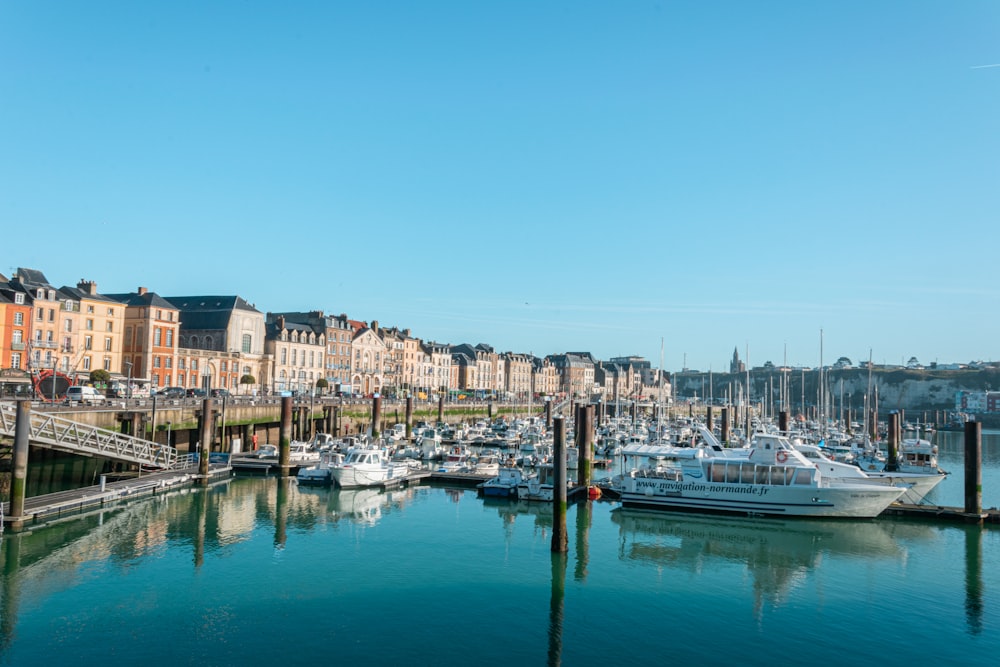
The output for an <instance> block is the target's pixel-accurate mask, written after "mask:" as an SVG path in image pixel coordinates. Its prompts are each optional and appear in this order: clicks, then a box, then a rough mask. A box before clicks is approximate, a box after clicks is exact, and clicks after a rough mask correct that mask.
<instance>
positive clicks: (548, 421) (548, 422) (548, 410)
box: [545, 398, 552, 431]
mask: <svg viewBox="0 0 1000 667" xmlns="http://www.w3.org/2000/svg"><path fill="white" fill-rule="evenodd" d="M545 430H546V431H551V430H552V399H551V398H546V399H545Z"/></svg>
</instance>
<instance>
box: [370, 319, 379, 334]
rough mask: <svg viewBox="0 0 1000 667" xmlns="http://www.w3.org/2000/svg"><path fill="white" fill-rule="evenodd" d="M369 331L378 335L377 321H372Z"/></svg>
mask: <svg viewBox="0 0 1000 667" xmlns="http://www.w3.org/2000/svg"><path fill="white" fill-rule="evenodd" d="M371 329H372V331H374V332H375V333H378V320H372V326H371Z"/></svg>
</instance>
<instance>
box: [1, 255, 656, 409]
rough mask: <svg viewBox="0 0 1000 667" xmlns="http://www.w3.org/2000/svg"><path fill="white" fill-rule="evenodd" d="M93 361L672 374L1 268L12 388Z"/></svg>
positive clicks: (255, 374)
mask: <svg viewBox="0 0 1000 667" xmlns="http://www.w3.org/2000/svg"><path fill="white" fill-rule="evenodd" d="M97 369H102V370H104V371H107V373H108V374H109V375H110V377H111V378H113V379H114V380H115V381H124V382H125V383H127V384H129V385H133V384H144V385H146V386H148V387H149V388H150V389H152V390H157V389H161V388H164V387H183V388H199V389H206V388H213V389H226V390H227V391H229V392H231V393H235V394H258V393H264V394H272V393H283V392H300V393H309V392H312V391H316V390H319V391H321V392H323V393H333V392H337V393H340V394H341V395H355V396H369V395H373V394H375V393H381V394H384V395H388V396H397V397H402V396H415V397H419V398H428V399H430V398H434V397H437V396H440V395H452V396H470V397H479V398H483V397H494V398H510V399H520V400H525V399H527V398H529V397H538V396H560V395H563V396H573V397H577V398H594V397H600V398H603V399H605V400H609V401H610V400H627V399H633V398H638V397H650V396H663V395H667V396H669V384H668V383H667V381H666V378H665V376H664V375H663V374H661V373H660V372H659V371H658V370H656V369H653V368H652V367H651V365H650V364H649V362H647V361H646V360H644V359H642V358H641V357H620V358H615V359H611V360H609V361H606V362H604V361H598V360H596V359H594V358H593V357H592V356H591V355H590V354H589V353H586V352H567V353H565V354H556V355H549V356H547V357H541V358H540V357H535V356H533V355H530V354H523V353H517V352H497V351H496V350H494V349H493V348H492V347H490V346H489V345H486V344H482V343H480V344H478V345H471V344H468V343H463V344H457V345H455V344H450V343H438V342H434V341H424V340H421V339H420V338H417V337H416V336H414V335H413V334H412V333H411V331H410V330H409V329H399V328H395V327H382V326H379V323H378V322H377V321H372V322H368V323H366V322H362V321H357V320H352V319H349V318H348V317H347V315H344V314H341V315H327V314H324V313H323V312H322V311H311V312H275V313H272V312H261V311H259V310H257V308H256V307H255V306H254V304H252V303H250V302H248V301H246V300H245V299H243V298H241V297H239V296H213V295H201V296H172V295H170V296H161V295H159V294H157V293H156V292H152V291H150V290H148V289H146V288H145V287H139V288H138V289H137V290H136V291H135V292H127V293H113V294H102V293H100V292H98V290H97V284H96V283H95V282H93V281H87V280H81V281H79V282H78V283H77V285H76V286H75V287H67V286H62V287H56V286H54V285H52V284H50V283H49V282H48V280H47V279H46V277H45V275H44V274H43V273H42V272H41V271H38V270H34V269H23V268H19V269H18V270H17V273H16V274H14V275H13V276H11V277H10V278H7V277H5V276H2V275H0V383H3V385H4V386H5V387H6V389H7V391H8V393H9V392H10V391H11V388H12V387H13V388H17V385H18V384H19V383H22V384H24V385H28V384H30V383H31V381H32V379H33V378H35V377H38V376H39V375H40V374H41V373H46V372H47V373H49V374H53V373H56V374H62V375H65V376H66V377H67V378H69V379H70V381H74V382H85V381H87V380H88V379H89V377H90V374H91V372H92V371H94V370H97ZM661 379H662V382H661ZM661 384H662V387H661ZM21 390H22V391H23V390H24V388H23V387H21Z"/></svg>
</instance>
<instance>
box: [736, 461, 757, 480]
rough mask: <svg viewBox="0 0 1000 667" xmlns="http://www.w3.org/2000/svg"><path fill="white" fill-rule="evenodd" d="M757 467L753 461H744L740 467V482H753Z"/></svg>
mask: <svg viewBox="0 0 1000 667" xmlns="http://www.w3.org/2000/svg"><path fill="white" fill-rule="evenodd" d="M755 467H756V466H754V464H752V463H744V464H743V466H742V467H741V468H740V482H742V483H743V484H753V477H754V468H755Z"/></svg>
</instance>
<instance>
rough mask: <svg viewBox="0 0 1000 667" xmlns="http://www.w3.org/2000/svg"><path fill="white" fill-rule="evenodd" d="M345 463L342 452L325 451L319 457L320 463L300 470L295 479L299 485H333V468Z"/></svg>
mask: <svg viewBox="0 0 1000 667" xmlns="http://www.w3.org/2000/svg"><path fill="white" fill-rule="evenodd" d="M343 462H344V455H343V454H341V453H340V452H335V451H332V450H330V451H325V452H321V453H320V455H319V463H318V464H316V465H314V466H308V467H302V468H299V471H298V472H297V473H296V475H295V478H296V480H297V481H298V483H299V484H318V485H321V486H323V485H329V484H332V483H333V471H332V470H331V468H332V466H335V465H339V464H341V463H343Z"/></svg>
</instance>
